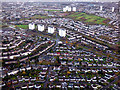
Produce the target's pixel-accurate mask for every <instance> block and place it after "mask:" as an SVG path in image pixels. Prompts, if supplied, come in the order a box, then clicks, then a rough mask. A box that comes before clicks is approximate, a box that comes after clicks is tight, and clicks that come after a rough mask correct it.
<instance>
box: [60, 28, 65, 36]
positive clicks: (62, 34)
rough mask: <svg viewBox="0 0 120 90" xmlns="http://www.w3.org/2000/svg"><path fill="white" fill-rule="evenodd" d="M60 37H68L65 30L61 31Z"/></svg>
mask: <svg viewBox="0 0 120 90" xmlns="http://www.w3.org/2000/svg"><path fill="white" fill-rule="evenodd" d="M59 35H60V36H61V37H65V36H66V30H65V29H59Z"/></svg>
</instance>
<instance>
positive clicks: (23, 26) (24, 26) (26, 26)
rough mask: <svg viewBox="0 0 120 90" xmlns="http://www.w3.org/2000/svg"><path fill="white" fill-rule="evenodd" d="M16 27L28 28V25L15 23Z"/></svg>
mask: <svg viewBox="0 0 120 90" xmlns="http://www.w3.org/2000/svg"><path fill="white" fill-rule="evenodd" d="M16 27H19V28H22V29H28V25H16Z"/></svg>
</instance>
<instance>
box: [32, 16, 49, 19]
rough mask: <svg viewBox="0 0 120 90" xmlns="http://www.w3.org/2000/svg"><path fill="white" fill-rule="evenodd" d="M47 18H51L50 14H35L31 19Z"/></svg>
mask: <svg viewBox="0 0 120 90" xmlns="http://www.w3.org/2000/svg"><path fill="white" fill-rule="evenodd" d="M45 18H49V16H45V15H35V16H33V17H31V19H45Z"/></svg>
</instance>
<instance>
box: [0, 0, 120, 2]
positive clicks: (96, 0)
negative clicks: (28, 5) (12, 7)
mask: <svg viewBox="0 0 120 90" xmlns="http://www.w3.org/2000/svg"><path fill="white" fill-rule="evenodd" d="M0 1H3V2H4V1H7V2H9V1H12V2H13V1H14V2H16V1H21V2H25V1H27V2H36V1H41V2H66V1H84V2H118V1H120V0H0Z"/></svg>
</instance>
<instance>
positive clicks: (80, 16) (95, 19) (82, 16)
mask: <svg viewBox="0 0 120 90" xmlns="http://www.w3.org/2000/svg"><path fill="white" fill-rule="evenodd" d="M67 17H69V18H73V19H75V20H79V21H83V22H85V23H89V24H103V25H106V24H107V23H106V22H105V21H107V19H106V18H102V17H99V16H96V15H92V14H86V13H83V12H75V13H71V14H70V15H68V16H67Z"/></svg>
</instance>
